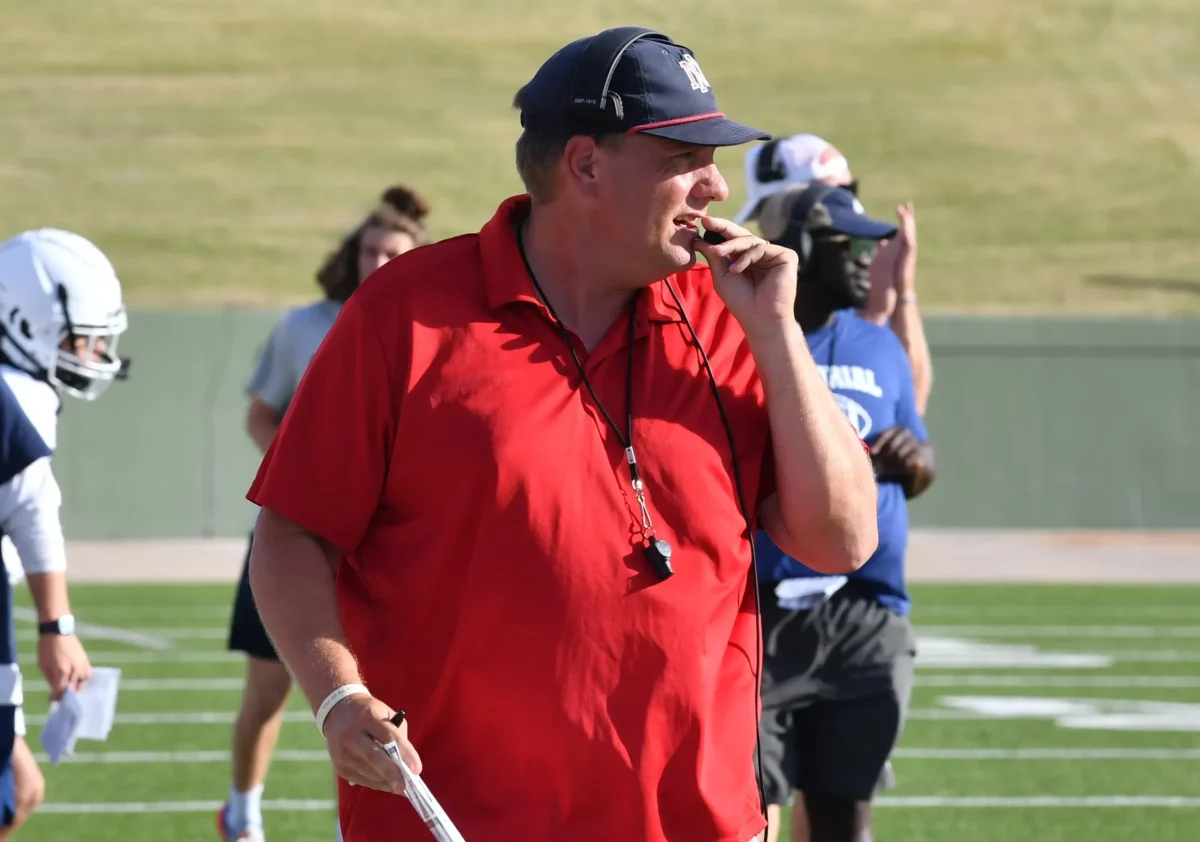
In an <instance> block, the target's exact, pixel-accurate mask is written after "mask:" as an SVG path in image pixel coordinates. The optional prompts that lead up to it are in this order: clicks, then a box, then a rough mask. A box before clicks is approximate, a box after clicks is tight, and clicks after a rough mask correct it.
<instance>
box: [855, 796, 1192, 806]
mask: <svg viewBox="0 0 1200 842" xmlns="http://www.w3.org/2000/svg"><path fill="white" fill-rule="evenodd" d="M871 806H873V807H960V808H961V807H1005V808H1014V807H1019V808H1021V809H1026V808H1029V807H1086V808H1092V807H1175V808H1179V807H1183V808H1192V809H1195V808H1200V798H1193V797H1190V796H1183V795H1092V796H1081V797H1077V798H1076V797H1070V796H1057V795H1040V796H1034V797H1030V798H1025V797H1021V796H1014V797H1008V796H986V795H985V796H966V797H961V798H960V797H953V796H949V797H947V796H940V795H885V796H881V797H878V798H876V799H875V800H874V801H872V802H871Z"/></svg>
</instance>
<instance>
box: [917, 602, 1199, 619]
mask: <svg viewBox="0 0 1200 842" xmlns="http://www.w3.org/2000/svg"><path fill="white" fill-rule="evenodd" d="M993 614H995V615H997V616H996V619H1001V620H1011V619H1012V618H1013V617H1024V616H1028V615H1033V617H1035V618H1039V619H1045V618H1047V617H1051V618H1053V619H1056V620H1061V619H1066V618H1068V617H1070V618H1074V617H1080V618H1082V619H1084V620H1091V621H1092V622H1107V621H1109V620H1117V619H1122V620H1195V619H1196V609H1195V607H1193V606H1187V605H1153V604H1139V605H1094V606H1093V605H1040V604H1037V603H1024V604H1016V605H1004V604H1000V603H986V604H983V605H950V604H942V605H938V604H935V605H917V606H916V607H915V608H914V609H913V619H914V621H916V622H921V621H924V620H927V619H928V618H930V617H934V616H938V615H944V616H946V617H968V618H970V619H972V620H977V619H979V618H980V617H984V616H986V617H988V619H991V616H990V615H993Z"/></svg>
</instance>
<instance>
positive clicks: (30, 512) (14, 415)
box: [0, 378, 67, 736]
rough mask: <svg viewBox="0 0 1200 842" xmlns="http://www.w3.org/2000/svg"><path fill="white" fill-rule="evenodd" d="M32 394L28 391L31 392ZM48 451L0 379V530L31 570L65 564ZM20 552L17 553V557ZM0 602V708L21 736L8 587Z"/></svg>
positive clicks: (19, 692) (22, 726) (58, 495)
mask: <svg viewBox="0 0 1200 842" xmlns="http://www.w3.org/2000/svg"><path fill="white" fill-rule="evenodd" d="M30 394H33V392H30ZM50 457H51V450H50V447H49V446H48V445H47V443H46V441H45V439H44V438H43V433H42V432H41V431H39V430H38V428H37V427H36V426H35V425H34V424H33V422H32V420H31V419H30V418H29V416H28V415H27V414H26V412H25V409H24V407H23V406H22V404H21V402H20V401H19V400H18V398H17V397H16V394H15V393H14V392H13V390H12V389H11V388H10V387H9V385H8V382H7V378H4V380H3V382H0V530H2V531H3V533H4V539H5V541H8V542H10V547H11V548H12V550H13V552H12V554H13V556H14V557H18V558H19V565H20V566H21V567H24V568H25V569H27V570H28V571H30V572H34V571H38V572H41V571H51V570H62V569H65V568H66V559H67V555H66V542H65V541H64V539H63V533H62V524H61V522H60V521H59V516H58V511H59V507H60V506H61V504H62V494H61V493H60V491H59V488H58V483H57V482H56V481H55V479H54V472H53V471H52V470H51V469H50ZM18 554H19V555H18ZM8 588H9V590H8V592H6V593H4V594H3V599H2V600H0V614H2V615H3V616H2V617H0V620H3V627H2V628H0V636H2V637H3V638H4V645H3V647H0V648H2V650H3V651H0V706H5V707H14V708H15V711H14V725H15V731H16V733H17V734H18V735H20V736H24V734H25V717H24V714H23V712H22V710H21V705H22V702H23V701H24V693H23V689H22V682H21V669H20V667H19V665H18V663H17V646H16V640H15V639H14V638H13V637H12V635H11V632H10V630H11V629H12V619H11V616H10V613H9V612H11V611H12V609H13V601H12V592H11V585H9V586H8Z"/></svg>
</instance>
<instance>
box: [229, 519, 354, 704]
mask: <svg viewBox="0 0 1200 842" xmlns="http://www.w3.org/2000/svg"><path fill="white" fill-rule="evenodd" d="M337 560H338V551H337V550H336V549H334V548H332V547H330V546H329V545H327V544H326V542H324V541H322V540H321V539H319V538H317V537H316V536H314V535H311V534H310V533H308V532H305V531H304V530H302V529H300V527H298V526H296V525H295V524H293V523H291V522H290V521H288V520H287V519H286V518H283V517H281V516H280V515H278V514H276V513H274V512H272V511H271V510H270V509H266V508H264V509H263V510H262V511H261V513H260V514H259V518H258V523H257V525H256V526H255V530H254V541H253V545H252V549H251V555H250V589H251V591H252V592H253V593H254V601H255V603H256V605H257V606H258V611H259V616H260V617H261V618H262V621H263V626H264V627H265V628H266V630H267V633H268V634H269V635H270V637H271V640H272V642H273V643H274V644H275V648H276V649H277V650H278V652H279V655H280V657H281V658H282V659H283V662H284V663H285V664H286V665H287V667H288V669H289V671H290V672H291V673H292V676H293V677H294V678H295V680H296V683H297V684H298V685H300V689H301V691H302V692H303V693H304V695H305V697H306V698H307V699H308V701H309V704H310V705H311V707H312V708H313V710H314V711H315V710H316V708H317V707H318V706H319V705H320V704H321V702H322V701H323V700H324V699H325V697H326V696H327V695H329V693H330V692H331V691H332V690H334V689H335V688H337V687H340V686H341V685H343V684H358V683H361V680H362V679H361V676H360V674H359V671H358V665H357V663H356V661H355V659H354V655H353V653H352V652H351V651H350V647H349V645H348V644H347V643H346V637H345V633H344V632H343V630H342V623H341V619H340V618H339V616H338V606H337V594H336V591H335V589H334V570H335V568H336V564H337Z"/></svg>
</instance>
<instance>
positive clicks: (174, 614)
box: [78, 590, 233, 622]
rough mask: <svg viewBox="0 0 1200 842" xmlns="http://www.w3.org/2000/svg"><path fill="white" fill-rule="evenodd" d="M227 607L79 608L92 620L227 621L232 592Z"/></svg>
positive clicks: (230, 608) (231, 606)
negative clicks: (184, 619) (185, 619)
mask: <svg viewBox="0 0 1200 842" xmlns="http://www.w3.org/2000/svg"><path fill="white" fill-rule="evenodd" d="M229 596H230V599H229V604H228V605H163V604H155V605H96V606H94V607H87V606H82V605H81V606H79V607H78V611H79V614H80V615H81V616H85V617H88V618H89V619H93V620H120V621H121V622H128V621H129V620H130V619H136V620H179V619H182V618H185V617H186V618H187V619H190V620H226V621H227V620H229V618H230V615H231V614H232V613H233V591H232V590H230V592H229Z"/></svg>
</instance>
